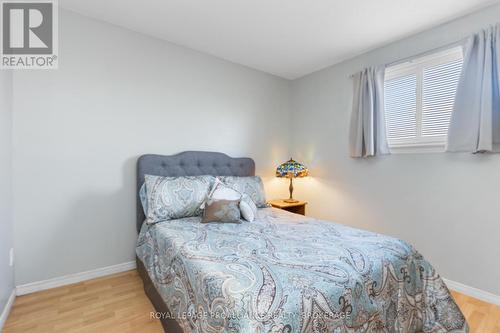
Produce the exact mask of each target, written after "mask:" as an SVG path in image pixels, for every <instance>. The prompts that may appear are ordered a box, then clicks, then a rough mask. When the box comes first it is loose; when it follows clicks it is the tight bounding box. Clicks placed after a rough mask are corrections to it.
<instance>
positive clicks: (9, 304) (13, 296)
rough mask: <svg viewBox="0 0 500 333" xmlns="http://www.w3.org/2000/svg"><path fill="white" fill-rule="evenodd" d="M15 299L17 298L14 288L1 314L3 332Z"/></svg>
mask: <svg viewBox="0 0 500 333" xmlns="http://www.w3.org/2000/svg"><path fill="white" fill-rule="evenodd" d="M15 299H16V290H15V289H13V290H12V293H10V296H9V299H8V300H7V304H5V307H4V308H3V311H2V314H1V315H0V332H2V330H3V326H4V325H5V322H6V321H7V317H8V316H9V313H10V309H12V305H13V304H14V300H15Z"/></svg>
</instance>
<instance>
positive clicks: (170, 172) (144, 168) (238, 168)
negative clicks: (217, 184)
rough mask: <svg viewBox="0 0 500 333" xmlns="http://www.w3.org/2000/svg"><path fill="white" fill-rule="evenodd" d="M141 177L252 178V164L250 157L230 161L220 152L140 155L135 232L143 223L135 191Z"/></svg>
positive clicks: (139, 202) (229, 158)
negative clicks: (207, 176)
mask: <svg viewBox="0 0 500 333" xmlns="http://www.w3.org/2000/svg"><path fill="white" fill-rule="evenodd" d="M144 175H154V176H164V177H178V176H200V175H212V176H254V175H255V162H254V161H253V160H252V159H251V158H247V157H242V158H232V157H229V156H227V155H226V154H223V153H212V152H206V151H186V152H183V153H179V154H177V155H171V156H164V155H151V154H148V155H142V156H141V157H139V159H138V160H137V190H136V198H137V207H136V211H137V232H139V231H140V230H141V226H142V223H143V222H144V220H145V218H146V217H145V216H144V212H143V210H142V205H141V200H140V198H139V190H140V188H141V186H142V184H144Z"/></svg>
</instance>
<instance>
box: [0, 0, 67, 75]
mask: <svg viewBox="0 0 500 333" xmlns="http://www.w3.org/2000/svg"><path fill="white" fill-rule="evenodd" d="M0 3H1V18H2V24H1V29H2V33H1V37H2V41H1V48H2V51H1V68H4V69H51V68H57V3H55V1H53V0H44V1H42V0H39V1H30V2H26V1H14V0H2V1H1V2H0Z"/></svg>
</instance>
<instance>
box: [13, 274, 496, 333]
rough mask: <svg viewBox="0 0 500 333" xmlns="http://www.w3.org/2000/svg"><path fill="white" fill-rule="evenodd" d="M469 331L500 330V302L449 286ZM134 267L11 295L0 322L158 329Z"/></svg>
mask: <svg viewBox="0 0 500 333" xmlns="http://www.w3.org/2000/svg"><path fill="white" fill-rule="evenodd" d="M453 297H455V299H456V301H457V303H458V305H459V306H460V308H461V309H462V311H463V313H464V314H465V316H466V317H467V320H468V322H469V325H470V326H471V333H500V307H498V306H495V305H492V304H488V303H485V302H481V301H479V300H476V299H473V298H470V297H467V296H465V295H462V294H459V293H456V292H453ZM151 311H153V306H152V305H151V303H150V302H149V300H148V298H147V297H146V295H145V294H144V291H143V289H142V281H141V279H140V277H139V275H138V274H137V272H136V271H129V272H125V273H120V274H115V275H111V276H107V277H103V278H99V279H94V280H89V281H85V282H81V283H77V284H74V285H70V286H65V287H60V288H55V289H51V290H46V291H41V292H37V293H34V294H30V295H25V296H20V297H17V298H16V301H15V303H14V306H13V308H12V311H11V313H10V316H9V318H8V319H7V323H6V325H5V327H4V332H5V333H18V332H30V333H31V332H35V333H38V332H44V333H49V332H68V333H73V332H80V333H81V332H99V333H102V332H120V333H128V332H158V333H161V332H163V330H162V328H161V325H160V322H159V321H158V320H156V319H151V318H150V312H151Z"/></svg>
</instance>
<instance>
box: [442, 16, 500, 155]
mask: <svg viewBox="0 0 500 333" xmlns="http://www.w3.org/2000/svg"><path fill="white" fill-rule="evenodd" d="M464 52H465V54H464V67H463V70H462V75H461V77H460V82H459V84H458V89H457V95H456V98H455V105H454V109H453V114H452V117H451V122H450V128H449V130H448V145H447V151H451V152H457V151H463V152H472V153H478V152H500V88H499V81H500V67H499V66H500V25H496V26H495V27H490V28H488V29H486V30H483V31H481V32H479V33H478V34H475V35H473V36H471V37H470V38H469V39H468V40H467V42H466V45H465V48H464Z"/></svg>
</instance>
